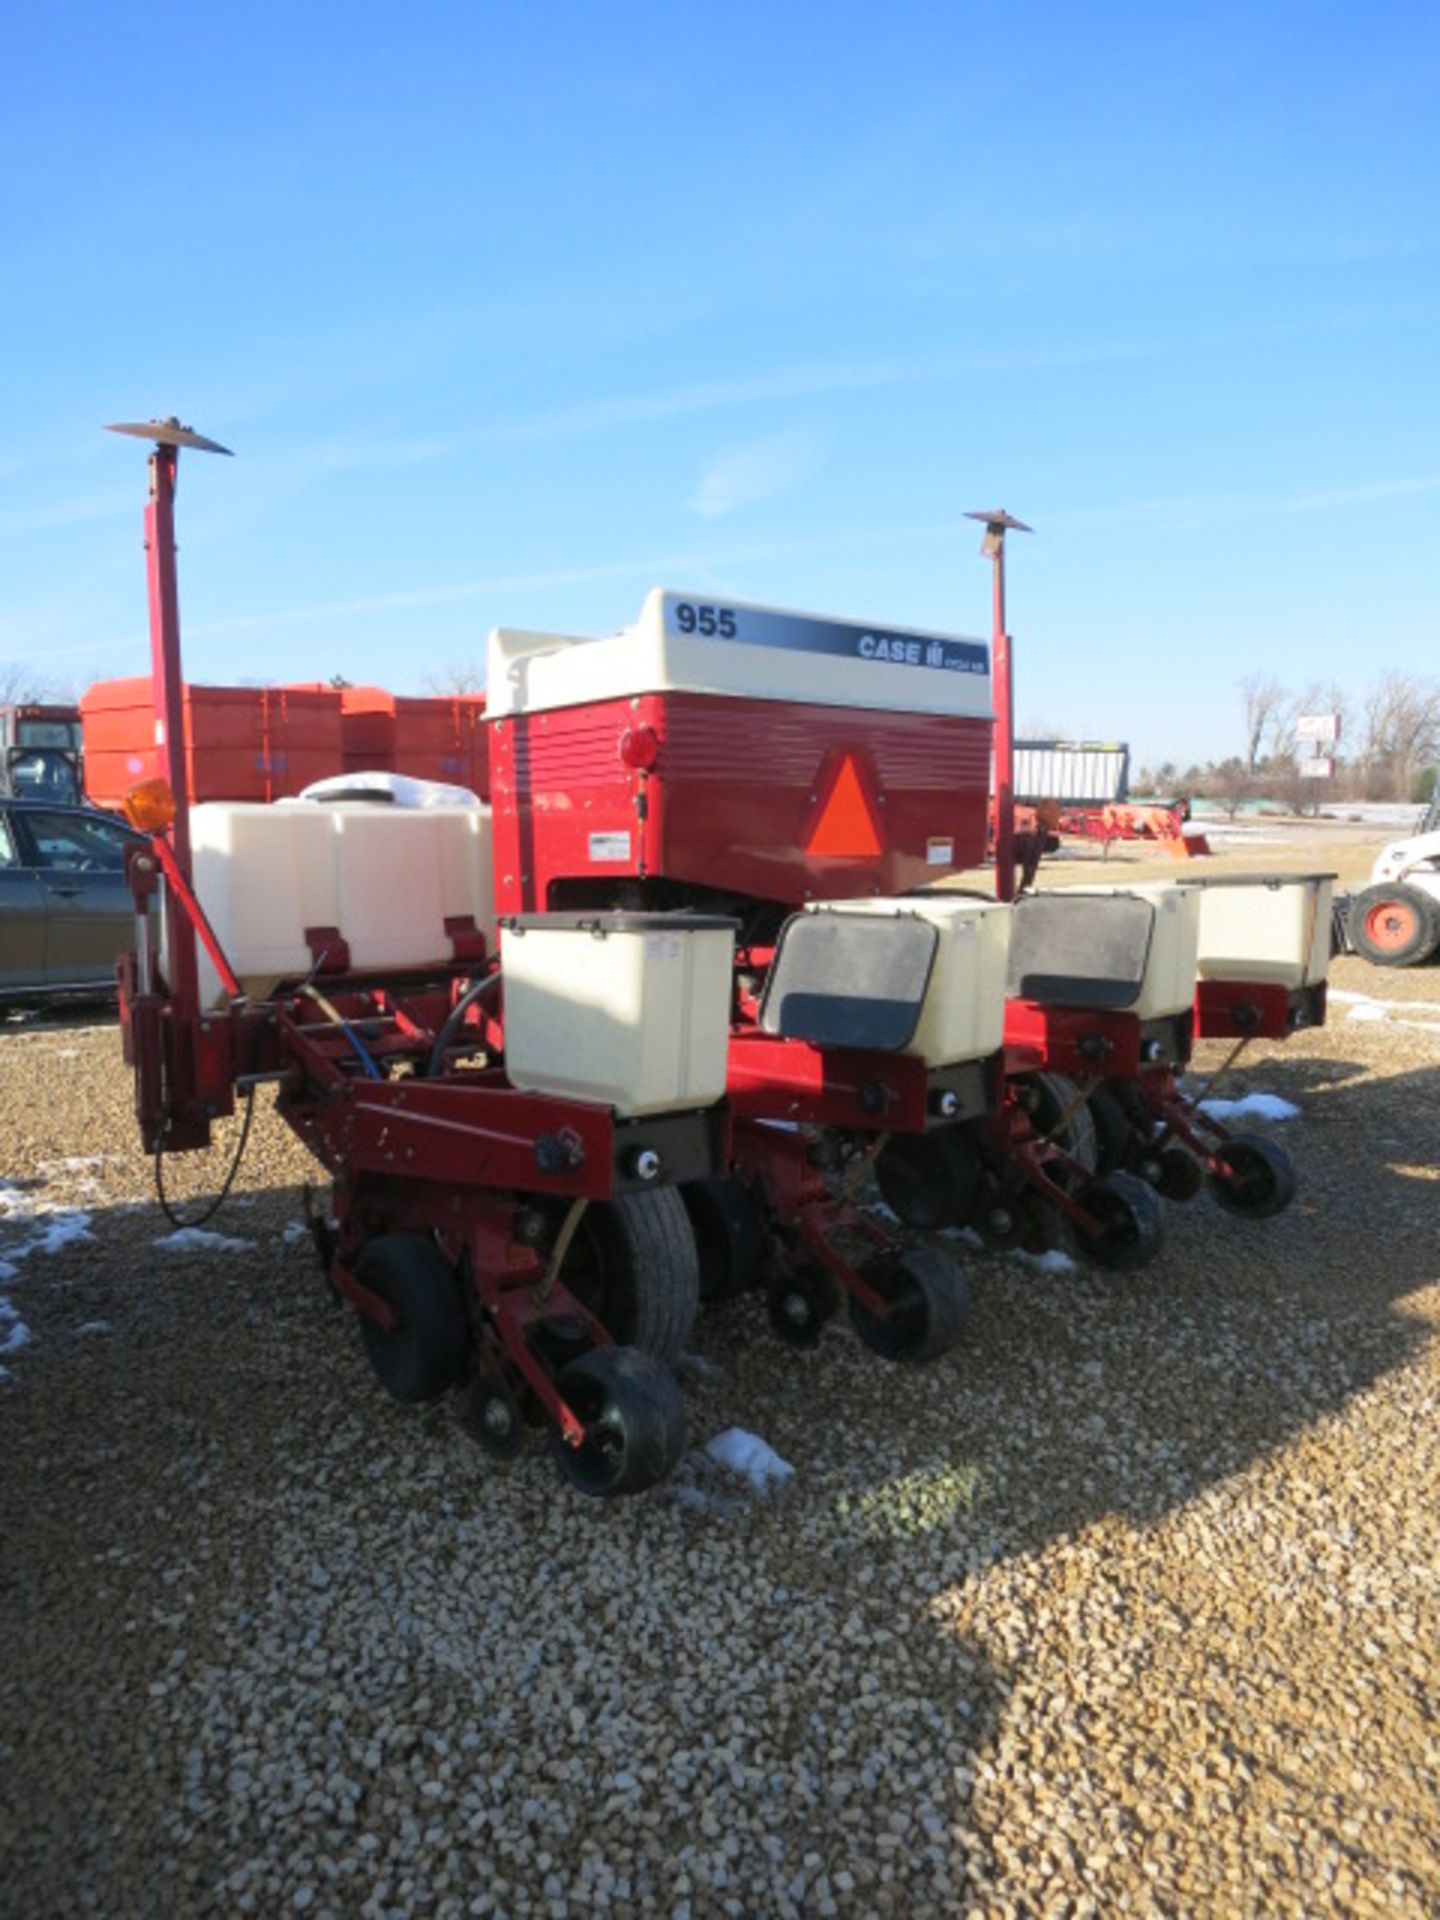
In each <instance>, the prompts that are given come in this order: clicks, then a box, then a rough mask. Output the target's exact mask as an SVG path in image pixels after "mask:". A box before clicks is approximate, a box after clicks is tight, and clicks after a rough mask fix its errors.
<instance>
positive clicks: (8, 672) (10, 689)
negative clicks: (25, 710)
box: [0, 660, 54, 707]
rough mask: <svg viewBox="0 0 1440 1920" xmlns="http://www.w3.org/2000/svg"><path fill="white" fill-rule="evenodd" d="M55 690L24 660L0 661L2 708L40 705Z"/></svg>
mask: <svg viewBox="0 0 1440 1920" xmlns="http://www.w3.org/2000/svg"><path fill="white" fill-rule="evenodd" d="M53 698H54V689H53V688H52V687H51V686H50V685H49V683H48V682H47V681H45V680H43V679H42V678H41V677H40V676H39V675H38V674H37V673H35V672H34V671H33V670H32V669H31V668H30V667H28V666H27V665H26V664H25V662H24V661H23V660H0V707H23V706H29V705H32V704H34V705H39V704H41V703H42V702H44V701H46V700H50V699H53Z"/></svg>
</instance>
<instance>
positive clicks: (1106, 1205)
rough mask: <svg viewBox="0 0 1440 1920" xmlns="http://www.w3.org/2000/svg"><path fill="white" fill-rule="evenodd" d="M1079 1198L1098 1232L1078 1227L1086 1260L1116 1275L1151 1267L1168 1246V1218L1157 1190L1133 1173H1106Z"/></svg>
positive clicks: (1080, 1194)
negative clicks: (1166, 1219)
mask: <svg viewBox="0 0 1440 1920" xmlns="http://www.w3.org/2000/svg"><path fill="white" fill-rule="evenodd" d="M1075 1197H1076V1199H1077V1200H1078V1201H1079V1202H1080V1204H1081V1206H1082V1207H1084V1209H1085V1211H1086V1212H1087V1213H1088V1214H1089V1215H1090V1216H1091V1218H1092V1219H1093V1220H1094V1221H1095V1223H1096V1227H1097V1229H1098V1230H1097V1231H1095V1232H1090V1231H1088V1230H1087V1229H1086V1228H1084V1227H1081V1226H1078V1225H1077V1226H1076V1228H1075V1243H1076V1245H1077V1246H1078V1247H1079V1249H1080V1251H1081V1253H1082V1254H1084V1256H1085V1258H1086V1259H1087V1260H1092V1261H1094V1263H1095V1265H1096V1266H1099V1267H1110V1268H1112V1269H1114V1270H1116V1271H1117V1272H1133V1271H1134V1270H1135V1269H1136V1268H1138V1267H1146V1266H1149V1264H1150V1262H1151V1261H1152V1260H1153V1259H1154V1258H1155V1256H1156V1254H1157V1253H1159V1251H1160V1249H1161V1247H1162V1246H1164V1244H1165V1215H1164V1211H1163V1209H1162V1208H1161V1205H1160V1202H1159V1200H1158V1199H1157V1198H1156V1196H1155V1192H1154V1189H1153V1188H1151V1187H1148V1186H1147V1185H1146V1184H1145V1182H1144V1181H1143V1180H1141V1179H1139V1178H1138V1177H1137V1176H1136V1175H1135V1174H1133V1173H1107V1174H1106V1175H1105V1177H1104V1179H1103V1180H1097V1181H1096V1182H1095V1183H1094V1184H1093V1186H1088V1187H1085V1188H1084V1189H1082V1191H1081V1192H1080V1193H1078V1194H1077V1195H1076V1196H1075Z"/></svg>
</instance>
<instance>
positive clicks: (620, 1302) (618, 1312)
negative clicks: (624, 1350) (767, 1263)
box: [560, 1187, 700, 1360]
mask: <svg viewBox="0 0 1440 1920" xmlns="http://www.w3.org/2000/svg"><path fill="white" fill-rule="evenodd" d="M560 1277H561V1278H562V1279H563V1280H564V1282H565V1285H566V1286H567V1287H568V1288H569V1289H570V1291H571V1292H572V1293H573V1294H574V1295H575V1297H576V1298H577V1299H578V1300H579V1301H580V1303H581V1305H582V1306H585V1307H587V1308H588V1309H589V1310H590V1312H591V1313H593V1314H594V1316H595V1318H596V1319H597V1320H598V1321H599V1322H600V1324H601V1326H602V1327H604V1329H605V1331H606V1332H607V1333H608V1334H609V1335H610V1337H611V1339H612V1340H614V1341H615V1342H616V1343H617V1344H618V1345H620V1346H622V1347H638V1348H639V1349H640V1350H641V1351H642V1352H644V1353H653V1354H655V1355H656V1356H657V1358H659V1359H661V1360H677V1359H678V1358H679V1357H680V1355H681V1354H682V1353H683V1352H684V1350H685V1348H686V1347H687V1346H688V1345H689V1341H690V1332H691V1329H692V1327H693V1326H694V1324H695V1310H696V1307H697V1306H698V1305H699V1301H700V1262H699V1256H698V1255H697V1253H696V1250H695V1235H694V1233H693V1231H692V1230H691V1226H690V1217H689V1215H688V1214H687V1213H686V1211H685V1202H684V1201H683V1200H682V1199H681V1197H680V1195H679V1194H678V1193H677V1192H676V1191H675V1189H674V1188H673V1187H657V1188H655V1189H654V1190H653V1191H651V1192H649V1193H626V1194H622V1195H621V1196H620V1197H619V1199H617V1200H605V1201H601V1202H599V1203H597V1204H596V1205H594V1206H590V1207H587V1208H586V1210H585V1213H584V1215H583V1216H582V1218H581V1221H580V1230H579V1232H578V1233H577V1234H576V1236H575V1239H574V1241H573V1242H572V1244H571V1247H570V1250H569V1252H568V1253H567V1255H566V1257H565V1263H564V1265H563V1266H562V1267H561V1270H560Z"/></svg>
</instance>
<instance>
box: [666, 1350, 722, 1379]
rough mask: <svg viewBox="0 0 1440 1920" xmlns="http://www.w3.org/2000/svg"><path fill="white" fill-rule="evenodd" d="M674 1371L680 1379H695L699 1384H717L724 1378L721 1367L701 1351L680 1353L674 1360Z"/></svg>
mask: <svg viewBox="0 0 1440 1920" xmlns="http://www.w3.org/2000/svg"><path fill="white" fill-rule="evenodd" d="M675 1371H676V1373H678V1374H679V1375H680V1377H681V1379H682V1380H697V1381H699V1382H700V1383H701V1385H702V1386H703V1385H709V1386H714V1385H718V1384H719V1383H720V1382H722V1381H723V1380H724V1378H725V1372H724V1369H723V1368H722V1367H717V1366H716V1364H715V1362H714V1361H713V1360H712V1359H710V1358H709V1356H708V1355H707V1354H703V1353H682V1354H681V1355H680V1358H679V1359H678V1360H677V1361H676V1362H675Z"/></svg>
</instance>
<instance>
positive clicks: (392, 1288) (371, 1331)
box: [355, 1233, 470, 1406]
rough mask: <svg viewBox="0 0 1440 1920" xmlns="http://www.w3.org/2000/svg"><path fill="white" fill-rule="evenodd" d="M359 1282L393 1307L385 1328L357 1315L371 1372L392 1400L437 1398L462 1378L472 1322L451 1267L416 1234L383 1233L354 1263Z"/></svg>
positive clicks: (410, 1402)
mask: <svg viewBox="0 0 1440 1920" xmlns="http://www.w3.org/2000/svg"><path fill="white" fill-rule="evenodd" d="M355 1277H356V1278H357V1279H358V1280H359V1281H360V1283H361V1285H362V1286H366V1287H369V1288H370V1290H371V1291H372V1292H373V1293H378V1294H379V1296H380V1298H381V1299H382V1300H384V1301H385V1302H386V1304H387V1305H389V1306H390V1307H392V1308H393V1309H394V1311H395V1313H396V1315H397V1317H398V1325H397V1326H395V1327H394V1328H393V1329H392V1330H391V1331H390V1332H388V1333H387V1332H386V1330H385V1329H384V1328H383V1327H382V1326H380V1325H379V1324H378V1322H376V1321H374V1320H368V1319H365V1318H364V1317H363V1316H362V1318H361V1321H360V1337H361V1339H362V1340H363V1342H364V1344H365V1351H366V1353H367V1354H368V1356H369V1359H370V1365H371V1366H372V1367H373V1368H374V1369H375V1376H376V1378H377V1379H378V1380H379V1382H380V1384H381V1386H382V1387H384V1389H385V1391H386V1392H387V1393H388V1394H389V1395H390V1397H391V1398H392V1399H393V1400H399V1401H400V1402H402V1404H404V1405H406V1406H413V1405H415V1404H416V1403H417V1402H419V1401H422V1400H435V1399H438V1398H439V1396H440V1395H441V1394H442V1393H444V1391H445V1390H446V1388H447V1387H452V1386H455V1385H457V1384H458V1383H459V1382H460V1381H461V1380H463V1379H464V1377H465V1374H466V1372H467V1370H468V1368H469V1364H470V1326H469V1322H468V1321H467V1319H466V1317H465V1303H464V1301H463V1300H462V1298H461V1296H460V1283H459V1281H458V1279H457V1278H456V1275H455V1269H454V1268H453V1267H452V1266H451V1265H450V1263H449V1261H448V1260H446V1258H445V1256H444V1255H443V1254H442V1253H441V1251H440V1249H439V1248H438V1247H437V1246H436V1245H435V1242H434V1241H433V1240H430V1239H427V1238H426V1236H425V1235H424V1234H421V1233H383V1234H381V1235H379V1237H378V1238H377V1239H374V1240H372V1241H370V1243H369V1244H368V1246H366V1247H365V1248H364V1250H363V1251H362V1252H361V1255H360V1258H359V1260H358V1261H357V1263H356V1266H355Z"/></svg>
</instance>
